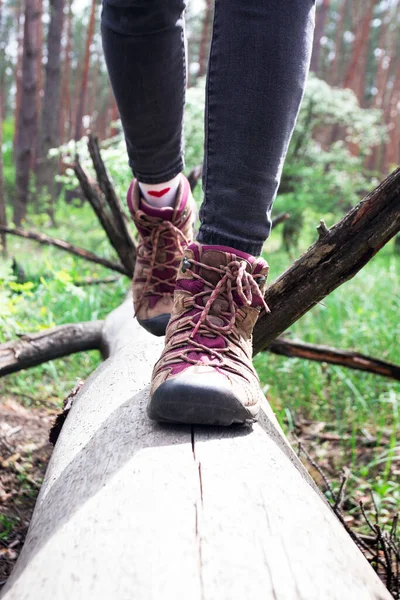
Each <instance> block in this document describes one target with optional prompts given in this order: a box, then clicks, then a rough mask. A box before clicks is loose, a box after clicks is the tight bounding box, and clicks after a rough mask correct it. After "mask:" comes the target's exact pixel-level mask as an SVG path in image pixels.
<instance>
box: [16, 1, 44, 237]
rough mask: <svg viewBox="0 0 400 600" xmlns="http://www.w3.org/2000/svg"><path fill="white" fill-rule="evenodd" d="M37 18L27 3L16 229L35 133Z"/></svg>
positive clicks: (22, 212) (23, 208)
mask: <svg viewBox="0 0 400 600" xmlns="http://www.w3.org/2000/svg"><path fill="white" fill-rule="evenodd" d="M39 14H40V13H39V2H38V0H26V2H25V24H24V43H23V57H22V91H21V106H20V110H19V115H18V129H17V138H16V152H15V154H16V156H15V171H16V178H15V179H16V181H15V183H16V195H15V203H14V223H15V225H17V226H19V225H20V224H21V221H22V220H23V219H24V218H25V216H26V212H27V205H28V194H29V177H30V172H31V164H32V154H33V149H34V143H35V139H36V133H37V107H36V90H37V70H36V60H37V53H38V45H39V40H38V39H37V33H38V27H37V19H38V17H39Z"/></svg>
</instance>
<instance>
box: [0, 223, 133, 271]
mask: <svg viewBox="0 0 400 600" xmlns="http://www.w3.org/2000/svg"><path fill="white" fill-rule="evenodd" d="M3 231H4V233H8V234H9V235H16V236H18V237H22V238H25V239H26V240H33V241H34V242H38V243H39V244H43V245H44V246H54V247H55V248H58V249H59V250H64V252H69V253H70V254H74V255H75V256H79V257H80V258H84V259H85V260H88V261H90V262H93V263H96V264H97V265H102V266H103V267H106V268H107V269H111V270H112V271H117V272H118V273H122V275H129V273H128V271H127V269H125V267H124V266H123V265H120V264H118V263H116V262H114V261H112V260H108V259H107V258H103V257H102V256H98V255H97V254H94V252H89V250H84V249H83V248H78V246H74V245H73V244H70V243H69V242H65V241H64V240H59V239H57V238H52V237H49V236H48V235H46V234H44V233H37V232H35V231H26V230H25V229H21V228H20V227H7V226H5V225H0V232H3Z"/></svg>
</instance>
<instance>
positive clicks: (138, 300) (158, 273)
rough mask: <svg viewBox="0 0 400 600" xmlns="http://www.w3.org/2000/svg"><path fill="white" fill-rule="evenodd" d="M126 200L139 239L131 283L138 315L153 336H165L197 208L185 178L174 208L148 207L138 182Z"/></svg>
mask: <svg viewBox="0 0 400 600" xmlns="http://www.w3.org/2000/svg"><path fill="white" fill-rule="evenodd" d="M127 200H128V207H129V211H130V213H131V215H132V219H133V221H134V223H135V225H136V227H137V230H138V232H139V238H140V239H139V245H138V248H137V257H136V264H135V272H134V274H133V281H132V289H133V303H134V307H135V316H136V318H137V320H138V321H139V323H140V325H142V327H144V328H145V329H147V331H149V332H150V333H152V334H154V335H159V336H160V335H164V334H165V328H166V326H167V324H168V321H169V318H170V316H171V311H172V307H173V293H174V289H175V281H176V275H177V273H178V270H179V265H180V262H181V260H182V254H183V251H184V249H185V248H186V246H187V245H188V244H189V242H190V240H191V239H192V237H193V228H194V222H195V215H196V205H195V203H194V200H193V197H192V193H191V190H190V186H189V182H188V180H187V179H186V177H184V176H183V175H182V180H181V183H180V185H179V188H178V192H177V195H176V200H175V205H174V206H173V207H169V206H168V207H165V208H155V207H153V206H150V205H149V204H147V202H145V200H144V199H143V198H142V197H141V195H140V188H139V184H138V182H137V181H136V180H133V182H132V183H131V186H130V188H129V190H128V196H127Z"/></svg>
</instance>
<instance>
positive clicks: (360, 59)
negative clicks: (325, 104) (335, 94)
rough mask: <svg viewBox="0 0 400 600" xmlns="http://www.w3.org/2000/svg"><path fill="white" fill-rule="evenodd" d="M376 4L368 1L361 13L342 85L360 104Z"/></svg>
mask: <svg viewBox="0 0 400 600" xmlns="http://www.w3.org/2000/svg"><path fill="white" fill-rule="evenodd" d="M376 3H377V0H369V2H368V5H367V7H366V8H365V10H364V11H363V17H362V21H361V24H360V26H359V28H358V30H357V31H358V33H357V36H356V39H355V40H354V47H353V54H352V56H351V59H350V64H349V67H348V69H347V73H346V77H345V80H344V84H343V87H344V88H350V89H352V90H353V91H354V92H355V93H356V95H357V98H358V100H359V101H360V104H362V102H363V99H364V84H365V68H366V62H365V61H366V54H367V50H368V44H369V37H370V36H369V33H370V27H371V20H372V17H373V13H374V7H375V4H376Z"/></svg>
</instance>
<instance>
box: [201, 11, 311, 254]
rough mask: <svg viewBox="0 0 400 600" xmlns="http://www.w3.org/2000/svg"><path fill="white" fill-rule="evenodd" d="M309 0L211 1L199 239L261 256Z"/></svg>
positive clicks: (296, 102)
mask: <svg viewBox="0 0 400 600" xmlns="http://www.w3.org/2000/svg"><path fill="white" fill-rule="evenodd" d="M314 5H315V1H314V0H216V3H215V16H214V30H213V38H212V44H211V53H210V61H209V67H208V81H207V91H206V114H205V131H206V138H205V157H204V176H203V188H204V202H203V205H202V208H201V212H200V218H201V226H200V231H199V235H198V238H197V239H198V240H199V241H200V242H202V243H205V244H222V245H226V246H231V247H233V248H236V249H238V250H243V251H244V252H248V253H250V254H253V255H256V256H258V255H259V254H260V253H261V249H262V246H263V244H264V242H265V240H266V238H267V237H268V235H269V232H270V228H271V221H270V212H271V207H272V203H273V200H274V198H275V195H276V191H277V188H278V185H279V180H280V175H281V170H282V166H283V162H284V159H285V155H286V151H287V147H288V144H289V141H290V138H291V135H292V131H293V128H294V124H295V121H296V117H297V114H298V111H299V107H300V103H301V99H302V96H303V91H304V86H305V80H306V76H307V73H308V68H309V62H310V56H311V49H312V38H313V29H314V10H315V7H314Z"/></svg>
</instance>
